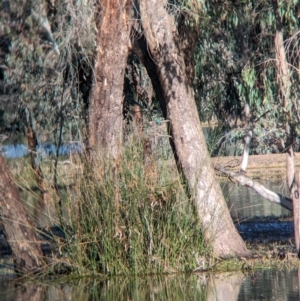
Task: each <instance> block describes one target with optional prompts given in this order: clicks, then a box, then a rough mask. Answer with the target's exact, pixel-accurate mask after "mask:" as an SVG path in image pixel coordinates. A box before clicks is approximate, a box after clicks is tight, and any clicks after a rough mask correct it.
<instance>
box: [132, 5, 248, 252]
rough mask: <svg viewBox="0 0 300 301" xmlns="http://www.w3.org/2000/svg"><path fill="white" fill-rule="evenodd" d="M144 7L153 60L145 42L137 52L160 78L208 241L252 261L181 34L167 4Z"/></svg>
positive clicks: (182, 166)
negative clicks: (213, 156) (204, 123)
mask: <svg viewBox="0 0 300 301" xmlns="http://www.w3.org/2000/svg"><path fill="white" fill-rule="evenodd" d="M139 6H140V17H141V22H142V27H143V33H144V36H145V39H146V41H147V49H148V51H149V53H150V59H149V58H148V59H147V58H146V56H147V54H146V53H145V47H144V48H143V49H142V46H141V45H142V44H143V41H140V43H139V46H138V47H139V48H140V49H139V50H137V51H138V52H140V54H141V55H142V56H143V57H144V61H147V64H148V66H147V64H146V67H147V69H148V70H149V75H150V77H151V78H152V79H153V77H155V76H157V79H158V80H155V79H154V80H153V82H154V87H155V88H156V93H157V95H158V93H159V92H161V93H162V95H160V96H159V97H160V98H163V99H162V102H161V105H162V109H163V112H164V113H165V115H166V117H167V118H168V119H169V120H170V131H171V132H170V134H171V136H172V140H173V144H174V145H173V146H174V150H175V153H176V154H175V155H176V157H177V161H178V162H177V163H178V166H179V167H180V169H181V171H182V173H183V175H184V177H185V178H186V181H187V183H188V186H189V191H190V193H191V196H192V198H193V199H194V201H195V206H196V208H197V212H198V216H199V220H200V223H201V228H202V229H203V231H204V233H205V239H206V242H207V243H208V244H209V245H211V246H212V247H213V251H214V254H215V255H216V256H221V257H230V256H247V255H249V252H248V250H247V248H246V246H245V244H244V242H243V240H242V238H241V237H240V235H239V234H238V232H237V230H236V229H235V226H234V224H233V222H232V219H231V216H230V214H229V210H228V208H227V205H226V203H225V200H224V197H223V194H222V192H221V189H220V186H219V184H218V183H217V181H216V179H215V175H214V170H213V167H212V164H211V161H210V156H209V153H208V151H207V146H206V142H205V138H204V135H203V132H202V128H201V125H200V120H199V116H198V113H197V108H196V105H195V101H194V95H193V90H192V87H191V86H190V85H189V82H188V79H187V76H186V73H185V72H186V68H185V63H184V59H183V56H182V54H181V53H179V50H178V47H177V45H176V39H177V36H176V32H177V29H176V27H175V23H174V20H173V18H172V17H171V16H169V15H168V13H167V11H166V8H167V1H161V0H160V1H159V0H155V1H151V3H150V1H146V0H140V1H139ZM141 39H142V38H141ZM143 52H144V53H143ZM151 60H152V61H153V65H152V66H151ZM151 74H152V76H151Z"/></svg>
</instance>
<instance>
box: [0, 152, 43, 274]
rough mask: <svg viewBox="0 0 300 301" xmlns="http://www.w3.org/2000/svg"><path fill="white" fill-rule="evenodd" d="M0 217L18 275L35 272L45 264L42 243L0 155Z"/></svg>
mask: <svg viewBox="0 0 300 301" xmlns="http://www.w3.org/2000/svg"><path fill="white" fill-rule="evenodd" d="M0 215H1V219H2V223H3V227H4V232H5V235H6V237H7V239H8V243H9V245H10V247H11V249H12V253H13V260H14V267H15V270H16V272H17V273H19V274H27V273H32V272H36V271H38V270H39V269H40V268H41V267H42V266H43V264H44V262H43V252H42V249H41V241H39V239H38V237H37V234H36V229H35V227H34V224H33V222H32V220H31V218H30V216H29V214H28V210H27V208H26V205H25V203H24V202H23V200H22V199H21V196H20V193H19V191H18V188H17V186H16V184H15V183H14V181H13V179H12V178H11V175H10V171H9V168H8V166H7V165H6V163H5V160H4V159H3V157H2V156H1V155H0Z"/></svg>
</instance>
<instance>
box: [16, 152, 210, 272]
mask: <svg viewBox="0 0 300 301" xmlns="http://www.w3.org/2000/svg"><path fill="white" fill-rule="evenodd" d="M141 149H142V147H136V146H131V147H127V148H126V149H124V154H123V159H122V165H121V166H120V174H119V177H118V178H117V180H116V177H115V176H114V175H113V174H112V173H111V172H110V169H109V168H108V167H107V164H106V163H105V162H101V160H99V161H98V162H97V164H93V165H89V163H87V162H85V161H84V160H83V159H82V158H80V157H73V158H71V160H70V161H71V162H70V164H68V165H60V167H59V174H60V176H59V184H60V185H63V184H65V186H64V187H65V189H62V190H61V191H60V193H61V196H63V197H62V198H63V205H62V211H60V210H56V212H55V214H56V215H57V217H58V218H56V217H52V216H51V217H49V220H51V221H53V220H59V221H60V223H61V224H60V226H61V227H62V229H68V231H66V232H67V233H68V234H67V237H66V239H65V240H63V241H61V242H59V244H60V247H59V250H60V252H61V256H62V257H61V258H60V259H58V261H61V262H68V264H69V265H71V266H72V268H73V269H74V270H75V271H77V272H78V273H80V274H86V273H88V274H99V273H100V274H105V275H108V274H109V275H120V274H126V275H128V274H146V273H171V272H177V271H192V270H193V269H196V268H197V267H199V264H200V263H201V264H202V265H203V262H204V261H205V259H204V258H205V255H206V254H208V253H207V249H205V248H204V242H203V238H202V234H201V231H200V228H199V225H198V221H197V217H196V214H195V211H194V208H193V206H192V202H191V201H190V200H188V199H187V198H186V196H185V193H184V189H183V187H182V185H181V180H180V178H179V176H178V175H177V173H174V167H173V168H172V169H170V164H166V165H164V164H162V162H161V161H157V162H156V163H155V167H154V168H153V171H152V172H151V175H149V176H147V175H146V172H145V169H144V164H143V152H142V151H141ZM20 162H21V161H19V163H18V164H21V165H22V163H20ZM11 163H12V162H11ZM15 164H16V163H15ZM42 168H43V172H44V175H45V178H46V179H47V181H48V180H49V181H50V180H51V179H53V177H52V169H51V163H47V162H46V163H43V165H42ZM13 169H14V168H13ZM17 169H18V168H17V167H16V166H15V170H17ZM170 170H172V171H170ZM104 171H106V172H104ZM15 175H16V179H17V181H18V182H19V183H20V182H22V183H23V184H22V185H23V186H24V183H25V182H26V181H28V182H27V184H28V186H31V185H32V184H33V182H32V178H33V176H32V173H31V171H30V167H29V166H28V165H26V164H25V165H24V166H23V167H22V168H19V171H18V172H17V173H15ZM50 182H51V181H50ZM50 182H49V183H50ZM117 182H118V183H117ZM29 183H30V184H29ZM70 184H71V185H70ZM49 187H50V184H49ZM49 190H50V188H49ZM57 207H58V206H56V209H59V208H57ZM49 212H50V211H49ZM61 212H62V214H61ZM202 267H203V266H202Z"/></svg>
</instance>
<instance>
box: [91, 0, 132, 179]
mask: <svg viewBox="0 0 300 301" xmlns="http://www.w3.org/2000/svg"><path fill="white" fill-rule="evenodd" d="M128 1H129V2H130V3H131V1H130V0H128ZM127 4H128V3H127V0H103V1H101V12H100V20H99V23H98V28H97V31H98V36H97V54H96V62H95V70H94V83H93V88H92V92H91V95H90V103H89V124H88V131H89V148H90V150H91V151H92V152H93V151H95V152H98V153H101V157H102V158H104V159H105V160H106V162H109V163H110V164H111V166H112V168H113V171H114V173H116V172H117V169H118V165H119V160H120V154H121V145H122V139H123V86H124V74H125V67H126V63H127V57H128V51H129V34H130V27H129V21H128V19H129V18H128V11H127V7H126V5H127ZM98 155H99V154H98Z"/></svg>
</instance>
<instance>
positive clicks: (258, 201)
mask: <svg viewBox="0 0 300 301" xmlns="http://www.w3.org/2000/svg"><path fill="white" fill-rule="evenodd" d="M258 181H259V183H261V184H262V185H264V186H265V187H266V188H268V189H270V190H272V191H274V192H277V193H280V194H282V195H285V196H288V195H289V193H288V191H287V189H286V187H285V185H283V182H282V181H279V182H270V181H261V180H258ZM221 188H222V191H223V194H224V196H225V198H226V200H227V201H228V207H229V209H230V212H231V215H232V217H233V219H235V220H236V221H240V222H242V221H245V220H248V219H251V218H253V217H266V216H273V217H282V216H292V212H291V211H289V210H287V209H285V208H283V207H281V206H279V205H277V204H275V203H272V202H270V201H267V200H265V199H264V198H262V197H260V196H259V195H258V194H257V193H256V192H255V191H254V190H253V189H251V188H248V187H245V186H241V185H239V184H234V183H232V182H226V183H221Z"/></svg>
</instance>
